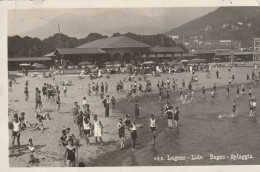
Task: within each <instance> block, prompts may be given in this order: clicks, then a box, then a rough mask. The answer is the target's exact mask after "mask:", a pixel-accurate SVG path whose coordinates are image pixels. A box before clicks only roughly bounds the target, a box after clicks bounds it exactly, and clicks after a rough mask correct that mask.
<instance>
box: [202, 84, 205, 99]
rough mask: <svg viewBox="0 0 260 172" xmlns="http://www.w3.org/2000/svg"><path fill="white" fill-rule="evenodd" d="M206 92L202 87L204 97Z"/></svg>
mask: <svg viewBox="0 0 260 172" xmlns="http://www.w3.org/2000/svg"><path fill="white" fill-rule="evenodd" d="M205 93H206V90H205V88H204V86H203V87H202V94H203V95H204V97H205V96H206V94H205Z"/></svg>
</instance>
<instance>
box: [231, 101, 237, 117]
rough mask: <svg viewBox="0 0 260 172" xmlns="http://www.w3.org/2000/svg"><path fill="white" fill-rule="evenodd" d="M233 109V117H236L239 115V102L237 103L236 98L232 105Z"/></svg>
mask: <svg viewBox="0 0 260 172" xmlns="http://www.w3.org/2000/svg"><path fill="white" fill-rule="evenodd" d="M232 111H233V113H234V114H233V116H232V118H234V117H236V116H237V103H236V100H234V102H233V105H232Z"/></svg>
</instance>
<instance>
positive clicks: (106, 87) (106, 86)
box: [105, 82, 108, 93]
mask: <svg viewBox="0 0 260 172" xmlns="http://www.w3.org/2000/svg"><path fill="white" fill-rule="evenodd" d="M105 90H106V93H107V92H108V84H107V82H105Z"/></svg>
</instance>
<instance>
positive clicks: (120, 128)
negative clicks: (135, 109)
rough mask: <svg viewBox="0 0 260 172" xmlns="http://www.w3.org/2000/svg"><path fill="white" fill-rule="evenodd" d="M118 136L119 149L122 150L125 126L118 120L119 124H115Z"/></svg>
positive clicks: (121, 120)
mask: <svg viewBox="0 0 260 172" xmlns="http://www.w3.org/2000/svg"><path fill="white" fill-rule="evenodd" d="M117 129H118V135H119V139H120V149H123V148H124V146H125V145H124V138H125V124H124V123H123V119H122V118H119V122H118V123H117Z"/></svg>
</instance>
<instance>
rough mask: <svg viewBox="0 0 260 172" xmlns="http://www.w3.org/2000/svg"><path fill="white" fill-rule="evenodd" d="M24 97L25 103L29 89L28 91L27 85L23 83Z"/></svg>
mask: <svg viewBox="0 0 260 172" xmlns="http://www.w3.org/2000/svg"><path fill="white" fill-rule="evenodd" d="M24 95H25V101H28V99H29V89H28V84H26V83H25V87H24Z"/></svg>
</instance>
